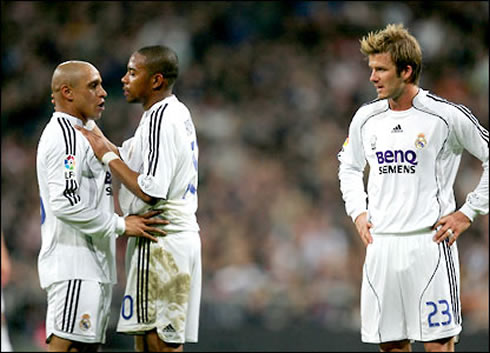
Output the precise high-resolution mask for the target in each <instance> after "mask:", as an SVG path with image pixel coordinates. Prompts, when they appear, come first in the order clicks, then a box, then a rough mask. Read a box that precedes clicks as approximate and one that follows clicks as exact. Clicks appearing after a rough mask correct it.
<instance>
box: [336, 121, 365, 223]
mask: <svg viewBox="0 0 490 353" xmlns="http://www.w3.org/2000/svg"><path fill="white" fill-rule="evenodd" d="M337 158H338V160H339V163H340V164H339V170H338V177H339V180H340V191H341V193H342V198H343V199H344V202H345V210H346V212H347V214H348V215H349V216H350V217H351V218H352V221H355V219H356V218H357V216H359V215H360V214H361V213H363V212H366V211H367V194H366V191H365V188H364V179H363V178H364V168H365V166H366V158H365V156H364V149H363V145H362V137H361V123H360V119H359V116H358V113H357V114H356V115H355V116H354V118H353V119H352V122H351V124H350V126H349V134H348V136H347V138H346V140H345V142H344V144H343V146H342V149H341V151H340V152H339V153H338V155H337Z"/></svg>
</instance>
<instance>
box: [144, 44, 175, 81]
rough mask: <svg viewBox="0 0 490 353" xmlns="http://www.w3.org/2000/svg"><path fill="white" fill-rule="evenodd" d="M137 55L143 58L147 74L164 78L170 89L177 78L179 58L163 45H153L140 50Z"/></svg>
mask: <svg viewBox="0 0 490 353" xmlns="http://www.w3.org/2000/svg"><path fill="white" fill-rule="evenodd" d="M137 53H139V54H141V55H143V56H144V57H145V66H146V69H147V70H148V73H149V74H150V76H151V75H154V74H156V73H160V74H162V75H163V77H165V79H166V80H167V82H168V86H169V87H171V86H172V85H173V84H174V83H175V80H176V79H177V77H178V76H179V58H178V57H177V54H176V53H175V51H173V50H172V49H170V48H169V47H166V46H164V45H153V46H148V47H144V48H141V49H139V50H138V51H137Z"/></svg>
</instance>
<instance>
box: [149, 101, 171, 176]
mask: <svg viewBox="0 0 490 353" xmlns="http://www.w3.org/2000/svg"><path fill="white" fill-rule="evenodd" d="M165 108H167V104H165V107H163V110H162V112H161V113H160V116H159V117H158V129H157V131H156V133H157V144H156V154H157V157H156V158H155V164H154V165H153V173H152V175H153V176H155V173H156V170H157V164H158V157H159V154H160V129H161V127H162V119H163V112H164V111H165Z"/></svg>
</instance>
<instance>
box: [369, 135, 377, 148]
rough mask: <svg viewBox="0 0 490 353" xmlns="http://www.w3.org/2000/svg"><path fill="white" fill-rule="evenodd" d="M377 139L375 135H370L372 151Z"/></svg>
mask: <svg viewBox="0 0 490 353" xmlns="http://www.w3.org/2000/svg"><path fill="white" fill-rule="evenodd" d="M377 140H378V138H377V137H376V135H373V136H371V141H370V143H371V150H372V151H374V150H375V149H376V141H377Z"/></svg>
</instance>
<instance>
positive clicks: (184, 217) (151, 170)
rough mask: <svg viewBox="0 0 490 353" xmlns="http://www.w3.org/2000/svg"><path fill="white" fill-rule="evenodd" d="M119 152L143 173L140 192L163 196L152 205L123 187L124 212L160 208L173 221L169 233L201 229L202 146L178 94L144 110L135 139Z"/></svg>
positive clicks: (131, 166) (169, 226) (167, 227)
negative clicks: (198, 215) (199, 172)
mask: <svg viewBox="0 0 490 353" xmlns="http://www.w3.org/2000/svg"><path fill="white" fill-rule="evenodd" d="M119 153H120V155H121V158H122V159H123V160H124V162H126V164H127V165H128V167H129V168H131V169H132V170H134V171H136V172H138V173H139V174H140V175H139V177H138V185H139V187H140V188H141V190H142V191H143V192H144V193H146V194H147V195H149V196H152V197H154V198H159V199H160V201H159V202H158V203H157V204H156V205H155V206H153V207H152V206H150V205H148V204H146V203H144V202H143V201H142V200H141V199H139V198H138V197H137V196H135V195H134V194H133V193H132V192H131V191H129V190H128V189H127V188H126V187H125V186H124V185H122V186H121V191H120V193H119V202H120V206H121V210H122V211H123V212H124V214H138V213H142V212H144V211H146V210H148V209H149V208H150V207H151V208H152V209H161V210H163V212H162V214H161V216H162V217H163V218H165V219H167V220H168V221H169V222H170V224H169V225H166V226H164V227H163V229H164V230H165V231H167V232H183V231H199V226H198V224H197V220H196V214H195V213H196V210H197V181H198V179H197V178H198V175H197V161H198V156H199V149H198V146H197V139H196V132H195V128H194V124H193V122H192V118H191V115H190V112H189V110H188V109H187V107H186V106H185V105H184V104H183V103H181V102H180V101H179V100H178V99H177V97H175V95H171V96H169V97H167V98H165V99H163V100H161V101H160V102H157V103H155V104H154V105H153V106H152V107H151V108H150V109H148V110H147V111H145V112H144V113H143V116H142V117H141V121H140V124H139V126H138V128H137V129H136V132H135V134H134V137H132V138H131V139H129V140H127V141H125V142H124V143H123V145H122V146H121V147H120V148H119Z"/></svg>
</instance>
